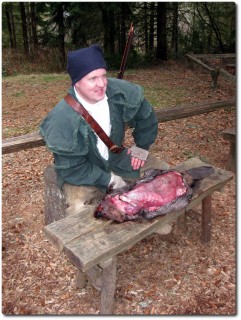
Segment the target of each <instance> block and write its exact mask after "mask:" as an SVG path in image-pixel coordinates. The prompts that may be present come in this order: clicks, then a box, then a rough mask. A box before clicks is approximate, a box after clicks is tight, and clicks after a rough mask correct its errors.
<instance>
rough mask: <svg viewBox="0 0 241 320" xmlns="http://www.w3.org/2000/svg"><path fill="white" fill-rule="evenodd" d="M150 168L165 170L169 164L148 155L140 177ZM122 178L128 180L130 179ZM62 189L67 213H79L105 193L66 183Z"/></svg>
mask: <svg viewBox="0 0 241 320" xmlns="http://www.w3.org/2000/svg"><path fill="white" fill-rule="evenodd" d="M151 168H157V169H163V170H166V169H168V168H169V166H168V164H167V163H166V162H164V161H162V160H160V159H157V158H155V157H153V156H151V155H149V156H148V159H147V161H146V163H145V165H144V166H143V167H142V168H141V171H140V172H141V177H142V176H143V173H144V171H146V170H148V169H151ZM124 180H128V181H130V179H124ZM132 181H134V180H133V179H132ZM63 191H64V194H65V197H66V202H67V204H68V208H67V209H66V212H67V215H70V214H75V213H79V212H81V211H82V210H83V209H84V208H87V207H89V206H96V205H97V204H98V203H99V201H100V200H101V199H102V198H103V197H104V195H105V194H104V193H103V192H101V191H100V190H99V189H98V188H96V187H86V186H74V185H71V184H68V183H65V184H64V186H63Z"/></svg>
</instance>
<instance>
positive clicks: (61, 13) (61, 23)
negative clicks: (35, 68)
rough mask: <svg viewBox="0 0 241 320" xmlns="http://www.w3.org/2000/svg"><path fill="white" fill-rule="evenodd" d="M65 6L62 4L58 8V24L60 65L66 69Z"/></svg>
mask: <svg viewBox="0 0 241 320" xmlns="http://www.w3.org/2000/svg"><path fill="white" fill-rule="evenodd" d="M63 6H64V4H62V3H60V4H59V5H58V8H57V21H58V22H57V24H58V30H59V36H58V38H59V53H60V63H61V66H62V67H63V68H64V67H65V62H66V57H65V43H64V36H65V28H64V7H63Z"/></svg>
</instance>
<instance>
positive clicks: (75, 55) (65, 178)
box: [40, 45, 168, 214]
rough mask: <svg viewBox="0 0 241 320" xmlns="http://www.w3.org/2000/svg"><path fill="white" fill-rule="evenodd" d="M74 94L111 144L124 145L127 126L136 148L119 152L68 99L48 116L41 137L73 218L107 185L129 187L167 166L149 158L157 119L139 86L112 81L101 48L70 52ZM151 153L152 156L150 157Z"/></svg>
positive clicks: (100, 195)
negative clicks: (109, 142) (128, 181)
mask: <svg viewBox="0 0 241 320" xmlns="http://www.w3.org/2000/svg"><path fill="white" fill-rule="evenodd" d="M67 60H68V61H67V72H68V73H69V75H70V78H71V81H72V86H71V88H70V89H69V92H68V93H69V95H70V96H71V97H72V98H73V99H74V100H75V101H78V102H80V103H81V104H82V105H83V106H84V108H85V109H86V110H87V111H88V112H89V113H90V114H91V115H92V117H93V118H94V119H95V120H96V121H97V123H98V124H99V125H100V126H101V127H102V129H103V130H104V131H105V133H106V134H107V136H109V137H110V139H111V140H112V142H113V143H114V144H115V145H116V146H119V147H121V146H122V143H123V140H124V136H125V127H126V125H129V126H130V127H132V128H133V138H134V141H135V144H136V146H134V147H132V148H123V150H122V152H120V153H114V152H112V151H110V150H109V149H108V147H107V146H106V145H105V143H104V142H103V141H102V140H101V139H100V137H99V136H98V135H97V134H96V133H95V132H94V130H93V129H92V127H91V125H90V124H89V123H87V122H86V120H85V119H84V118H83V117H82V116H81V115H80V114H79V113H78V112H77V111H75V110H74V109H73V108H72V107H71V106H70V105H69V104H68V103H67V102H66V101H65V100H64V99H63V100H61V101H60V102H59V103H58V104H57V105H56V106H55V108H54V109H53V110H52V111H51V112H50V113H49V114H48V115H47V117H46V118H45V119H44V120H43V122H42V124H41V126H40V133H41V135H42V136H43V139H44V140H45V143H46V145H47V147H48V148H49V149H50V151H51V152H52V153H53V155H54V160H55V170H56V173H57V177H58V183H59V186H60V187H61V188H62V190H63V192H64V194H65V196H66V201H67V204H68V206H69V207H68V208H67V213H68V214H74V213H77V212H80V211H81V210H83V207H84V206H86V205H95V204H97V203H98V201H99V200H100V199H101V198H102V197H103V195H104V193H105V192H106V190H107V189H108V187H110V186H112V188H113V189H117V188H121V187H123V186H125V184H126V182H125V180H126V179H137V178H139V177H140V175H141V173H142V172H143V171H145V170H147V169H149V168H163V169H167V168H168V165H167V164H166V163H165V162H163V161H161V160H159V159H155V158H154V157H152V156H150V155H148V150H149V148H150V146H151V145H152V144H153V143H154V141H155V139H156V136H157V132H158V121H157V118H156V115H155V113H154V110H153V108H152V107H151V105H150V104H149V103H148V102H147V101H146V99H145V98H144V96H143V91H142V88H141V87H140V86H139V85H136V84H132V83H130V82H128V81H124V80H119V79H113V78H107V66H106V62H105V59H104V57H103V53H102V51H101V49H100V47H99V46H98V45H92V46H90V47H88V48H84V49H79V50H76V51H72V52H69V53H68V59H67ZM147 155H148V158H147V159H146V157H147Z"/></svg>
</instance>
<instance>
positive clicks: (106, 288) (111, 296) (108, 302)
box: [100, 256, 117, 314]
mask: <svg viewBox="0 0 241 320" xmlns="http://www.w3.org/2000/svg"><path fill="white" fill-rule="evenodd" d="M116 267H117V257H116V256H114V257H113V258H112V261H111V263H110V264H108V265H107V266H106V267H105V268H103V271H102V287H101V301H100V314H113V312H114V302H115V289H116Z"/></svg>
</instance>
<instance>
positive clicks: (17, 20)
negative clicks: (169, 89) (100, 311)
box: [2, 2, 236, 71]
mask: <svg viewBox="0 0 241 320" xmlns="http://www.w3.org/2000/svg"><path fill="white" fill-rule="evenodd" d="M2 7H3V13H4V14H3V16H2V48H3V60H4V64H5V65H6V62H8V60H9V59H10V57H11V58H12V59H13V60H14V59H15V61H16V57H18V59H20V55H21V52H24V54H23V55H22V57H21V59H22V61H23V60H24V59H25V60H26V63H27V62H28V61H30V60H31V61H33V59H36V56H38V60H36V65H37V64H38V65H39V64H40V63H45V66H46V65H48V68H49V69H51V70H56V71H60V70H65V67H66V53H67V51H68V50H74V49H78V48H80V47H85V46H88V45H90V44H91V43H98V44H99V45H100V46H101V47H102V48H103V49H104V54H105V56H106V57H107V60H108V65H109V67H110V68H117V67H118V66H119V65H120V60H121V56H122V54H123V51H124V47H125V43H126V36H127V33H128V30H129V27H130V24H131V22H133V25H134V33H135V35H134V40H133V45H132V48H131V52H130V55H129V58H128V65H129V67H131V66H132V67H137V66H141V65H143V64H147V63H148V64H150V63H151V62H152V61H154V60H155V59H158V60H167V59H176V58H179V57H182V56H183V55H185V53H188V52H194V53H224V52H225V53H226V52H234V50H235V27H236V25H235V9H236V7H235V3H229V2H221V3H220V2H218V3H215V2H205V3H203V2H4V3H2ZM9 48H10V49H11V54H10V55H9V54H8V49H9ZM13 48H15V49H16V48H18V52H16V53H13V50H12V49H13ZM15 51H16V50H15ZM33 52H35V53H36V55H33V54H32V53H33ZM37 53H39V54H37ZM14 54H15V57H14ZM27 57H28V59H26V58H27ZM5 58H6V59H5ZM30 58H31V59H30ZM29 59H30V60H29ZM33 65H34V64H33ZM45 69H46V68H45Z"/></svg>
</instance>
